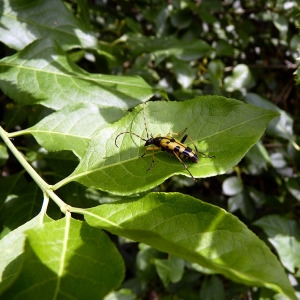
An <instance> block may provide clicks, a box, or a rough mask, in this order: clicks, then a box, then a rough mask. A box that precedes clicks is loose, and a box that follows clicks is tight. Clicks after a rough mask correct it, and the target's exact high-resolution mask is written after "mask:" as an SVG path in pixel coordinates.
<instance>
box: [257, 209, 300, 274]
mask: <svg viewBox="0 0 300 300" xmlns="http://www.w3.org/2000/svg"><path fill="white" fill-rule="evenodd" d="M254 224H255V225H257V226H259V227H260V228H262V229H263V230H264V232H265V233H266V234H267V236H268V240H269V242H270V243H271V244H272V245H273V246H274V248H275V249H276V251H277V253H278V255H279V257H280V260H281V262H282V264H283V265H284V266H285V267H286V268H287V269H288V270H289V271H290V272H291V273H298V275H299V266H300V256H299V253H300V230H299V225H298V223H297V222H296V221H294V220H288V219H286V218H284V217H281V216H277V215H271V216H270V215H269V216H265V217H263V218H261V219H259V220H257V221H256V222H254Z"/></svg>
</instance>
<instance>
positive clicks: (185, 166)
mask: <svg viewBox="0 0 300 300" xmlns="http://www.w3.org/2000/svg"><path fill="white" fill-rule="evenodd" d="M173 154H174V156H176V158H177V159H178V160H179V161H180V162H181V163H182V165H183V167H184V168H185V169H186V170H187V171H188V172H189V173H190V175H191V177H192V178H193V179H194V181H196V182H197V179H196V178H195V177H194V176H193V174H192V173H191V172H190V170H189V168H188V167H187V165H186V164H185V163H184V162H183V161H182V159H181V158H180V157H179V155H178V154H177V153H176V152H175V151H173Z"/></svg>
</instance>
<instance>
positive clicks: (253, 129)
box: [56, 96, 277, 195]
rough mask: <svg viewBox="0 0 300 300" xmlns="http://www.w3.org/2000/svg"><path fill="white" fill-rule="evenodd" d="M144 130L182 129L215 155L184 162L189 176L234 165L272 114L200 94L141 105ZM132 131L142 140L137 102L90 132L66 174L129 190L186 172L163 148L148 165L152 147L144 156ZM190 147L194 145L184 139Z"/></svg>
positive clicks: (104, 187)
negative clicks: (108, 124) (129, 110)
mask: <svg viewBox="0 0 300 300" xmlns="http://www.w3.org/2000/svg"><path fill="white" fill-rule="evenodd" d="M145 107H146V108H145V118H146V122H147V127H148V132H149V133H150V134H152V135H153V136H156V135H158V134H162V135H163V136H164V135H166V134H167V133H168V132H181V131H182V130H183V129H185V128H188V129H187V131H186V132H187V133H188V134H189V135H190V137H191V138H192V139H193V141H194V142H195V144H196V145H197V147H198V149H199V151H201V152H204V153H205V154H208V155H214V156H215V158H208V157H203V155H201V154H198V155H199V162H198V163H192V162H188V161H187V162H186V164H187V166H188V168H189V170H190V172H191V173H192V174H193V176H194V177H197V178H200V177H208V176H213V175H216V174H222V173H225V172H226V171H228V170H230V169H231V168H232V167H234V166H235V165H236V164H237V163H238V162H239V161H240V160H241V159H242V157H243V156H244V155H245V154H246V152H247V151H248V150H249V149H250V148H251V147H252V146H253V145H254V144H255V143H256V142H257V141H258V140H259V138H260V137H261V135H262V134H263V132H264V130H265V128H266V125H267V124H268V123H269V122H270V120H271V119H273V118H274V117H276V116H277V113H276V112H273V111H269V110H265V109H261V108H258V107H254V106H252V105H247V104H244V103H243V102H240V101H237V100H233V99H226V98H223V97H218V96H205V97H198V98H196V99H193V100H190V101H185V102H148V103H147V104H146V106H145ZM124 131H131V132H134V133H136V134H138V135H140V136H142V137H143V138H146V131H145V125H144V117H143V106H139V107H137V108H136V109H134V110H133V111H132V113H130V114H128V115H127V116H126V117H124V118H123V119H121V120H120V121H119V122H117V123H115V124H114V125H113V126H111V127H109V128H105V129H103V130H100V132H99V134H97V135H95V136H93V138H92V140H91V142H90V144H89V147H88V149H87V151H86V153H85V155H84V157H83V159H82V160H81V162H80V164H79V166H78V168H77V169H76V170H75V171H74V173H73V174H71V175H70V176H69V178H67V179H65V180H64V181H62V182H60V183H58V185H57V186H56V187H59V186H61V185H62V184H64V183H67V182H69V181H73V180H75V181H77V182H80V183H82V184H84V185H86V186H92V187H96V188H99V189H101V190H105V191H109V192H111V193H116V194H123V195H125V194H127V195H128V194H133V193H138V192H141V191H146V190H149V189H151V188H153V187H155V186H157V185H158V184H160V183H162V182H163V181H164V180H165V179H167V178H169V177H170V176H172V175H174V174H184V175H187V176H188V175H189V174H188V173H187V171H186V170H185V169H184V167H183V165H182V164H181V163H180V162H179V161H178V160H177V159H176V157H174V156H172V155H170V154H169V153H167V152H156V153H155V164H154V166H153V168H152V169H151V170H150V171H148V172H147V169H148V168H149V167H150V165H151V157H152V151H149V152H148V154H146V155H145V156H144V157H143V158H139V156H140V155H142V154H143V148H142V147H141V146H142V145H144V144H145V142H144V141H142V140H140V139H139V138H138V137H136V136H133V135H130V134H125V135H122V136H120V138H119V139H118V140H117V144H118V146H119V148H117V147H116V145H115V138H116V137H117V135H118V134H120V133H122V132H124ZM186 142H187V143H188V144H189V146H190V147H191V148H193V145H192V144H191V142H190V141H189V139H187V141H186Z"/></svg>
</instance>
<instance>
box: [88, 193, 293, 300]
mask: <svg viewBox="0 0 300 300" xmlns="http://www.w3.org/2000/svg"><path fill="white" fill-rule="evenodd" d="M85 220H86V221H87V222H88V224H90V225H91V226H97V227H100V228H103V229H105V230H107V231H109V232H111V233H113V234H117V235H121V236H124V237H126V238H129V239H131V240H134V241H139V242H143V243H146V244H148V245H150V246H152V247H154V248H157V249H158V250H160V251H163V252H167V253H170V254H173V255H176V256H178V257H181V258H183V259H185V260H189V261H192V262H197V263H198V264H199V265H201V266H203V267H205V268H210V269H212V270H214V271H216V272H217V273H220V274H223V275H224V276H226V277H228V278H229V279H231V280H234V281H237V282H241V283H244V284H247V285H254V286H264V287H268V288H270V289H273V290H274V291H277V292H279V293H282V294H285V295H286V296H287V297H289V299H296V297H295V295H294V291H293V288H292V287H291V285H290V283H289V280H288V278H287V276H286V274H285V272H284V269H283V268H282V266H281V264H280V263H279V261H278V260H277V258H276V257H275V255H274V254H273V253H272V252H271V251H270V249H269V248H268V247H267V246H266V244H265V243H264V242H263V241H261V240H260V239H259V238H258V237H257V236H256V235H255V234H254V233H253V232H252V231H250V230H249V229H248V228H247V227H246V226H245V225H244V224H243V223H242V222H240V221H239V220H238V219H237V218H236V217H235V216H233V215H231V214H229V213H227V212H226V211H225V210H223V209H221V208H219V207H216V206H213V205H211V204H207V203H204V202H202V201H200V200H198V199H195V198H193V197H190V196H186V195H182V194H179V193H150V194H147V195H146V196H142V197H136V198H130V199H128V200H124V201H120V202H117V203H111V204H104V205H101V206H98V207H94V208H91V209H88V210H87V213H86V214H85Z"/></svg>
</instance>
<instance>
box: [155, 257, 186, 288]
mask: <svg viewBox="0 0 300 300" xmlns="http://www.w3.org/2000/svg"><path fill="white" fill-rule="evenodd" d="M154 263H155V266H156V269H157V273H158V275H159V277H160V279H161V280H162V282H163V284H164V286H165V287H167V286H168V285H169V283H170V282H172V283H176V282H178V281H180V280H181V279H182V275H183V271H184V260H183V259H182V258H179V257H176V256H174V255H170V256H169V257H168V259H155V260H154Z"/></svg>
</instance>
